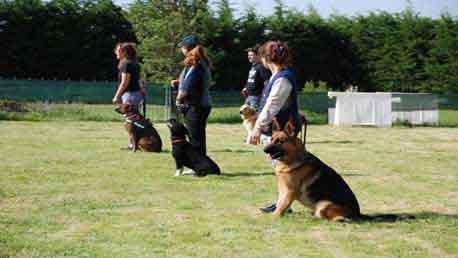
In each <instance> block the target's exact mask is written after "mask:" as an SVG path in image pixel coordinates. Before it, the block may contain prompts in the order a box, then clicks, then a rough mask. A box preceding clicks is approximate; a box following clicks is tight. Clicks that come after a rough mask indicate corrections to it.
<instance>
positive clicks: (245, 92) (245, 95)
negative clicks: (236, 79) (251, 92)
mask: <svg viewBox="0 0 458 258" xmlns="http://www.w3.org/2000/svg"><path fill="white" fill-rule="evenodd" d="M241 93H242V96H244V97H245V98H246V97H248V90H247V89H246V88H243V90H242V92H241Z"/></svg>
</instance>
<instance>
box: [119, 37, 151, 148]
mask: <svg viewBox="0 0 458 258" xmlns="http://www.w3.org/2000/svg"><path fill="white" fill-rule="evenodd" d="M114 52H115V55H116V58H117V59H118V60H119V65H118V70H119V73H118V77H119V86H118V88H117V90H116V93H115V95H114V97H113V99H112V102H113V104H119V98H120V97H121V100H122V104H130V105H133V106H134V109H136V110H139V106H140V103H141V102H142V101H143V99H144V96H145V90H144V89H143V87H142V86H141V84H140V65H139V64H138V62H137V52H136V50H135V47H134V44H132V43H118V44H117V45H116V48H115V51H114ZM132 148H133V144H132V143H129V144H128V146H127V147H122V148H121V149H122V150H131V149H132Z"/></svg>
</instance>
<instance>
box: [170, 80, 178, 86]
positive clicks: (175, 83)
mask: <svg viewBox="0 0 458 258" xmlns="http://www.w3.org/2000/svg"><path fill="white" fill-rule="evenodd" d="M179 84H180V81H179V80H172V81H171V82H170V86H171V87H172V88H177V87H178V85H179Z"/></svg>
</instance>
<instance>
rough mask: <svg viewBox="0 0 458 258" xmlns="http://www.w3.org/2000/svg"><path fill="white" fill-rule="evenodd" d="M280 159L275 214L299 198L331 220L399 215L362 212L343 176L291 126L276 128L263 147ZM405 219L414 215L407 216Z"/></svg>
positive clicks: (324, 217)
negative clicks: (313, 151)
mask: <svg viewBox="0 0 458 258" xmlns="http://www.w3.org/2000/svg"><path fill="white" fill-rule="evenodd" d="M264 152H266V153H268V154H269V155H270V156H271V157H272V158H273V159H276V160H277V164H276V166H275V174H276V176H277V181H278V202H277V208H276V209H275V211H274V215H275V216H277V217H280V216H282V215H283V214H284V213H285V211H286V210H287V209H288V207H290V206H291V204H292V202H293V201H295V200H297V201H299V202H300V203H301V204H303V205H304V206H306V207H309V208H310V209H311V210H312V212H313V215H314V216H316V217H319V218H323V219H327V220H331V221H345V220H348V219H350V220H359V219H364V220H372V219H380V220H385V221H394V220H396V219H398V217H399V218H400V219H403V217H400V216H397V215H390V214H385V215H378V216H367V215H363V214H361V212H360V209H359V204H358V200H357V199H356V197H355V195H354V194H353V192H352V190H351V189H350V187H349V186H348V185H347V183H346V182H345V181H344V179H343V178H342V177H341V176H340V175H339V174H338V173H337V172H336V171H335V170H334V169H332V168H330V167H329V166H327V165H326V164H325V163H323V162H322V161H321V160H319V159H318V158H317V157H316V156H314V155H313V154H312V153H310V152H307V151H306V150H305V147H304V144H303V143H302V142H301V141H300V139H298V138H297V137H296V136H295V135H294V128H292V126H291V125H288V124H287V126H286V127H285V130H284V131H276V132H274V134H273V136H272V141H271V143H270V144H269V145H267V146H266V147H265V148H264ZM404 218H412V216H407V217H404Z"/></svg>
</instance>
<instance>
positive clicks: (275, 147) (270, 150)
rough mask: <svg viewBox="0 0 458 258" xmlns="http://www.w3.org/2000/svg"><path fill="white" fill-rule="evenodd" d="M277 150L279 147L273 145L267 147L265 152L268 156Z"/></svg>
mask: <svg viewBox="0 0 458 258" xmlns="http://www.w3.org/2000/svg"><path fill="white" fill-rule="evenodd" d="M277 148H278V147H277V145H275V144H273V143H271V144H269V145H267V146H266V147H264V152H265V153H267V154H272V153H273V152H275V151H276V149H277Z"/></svg>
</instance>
